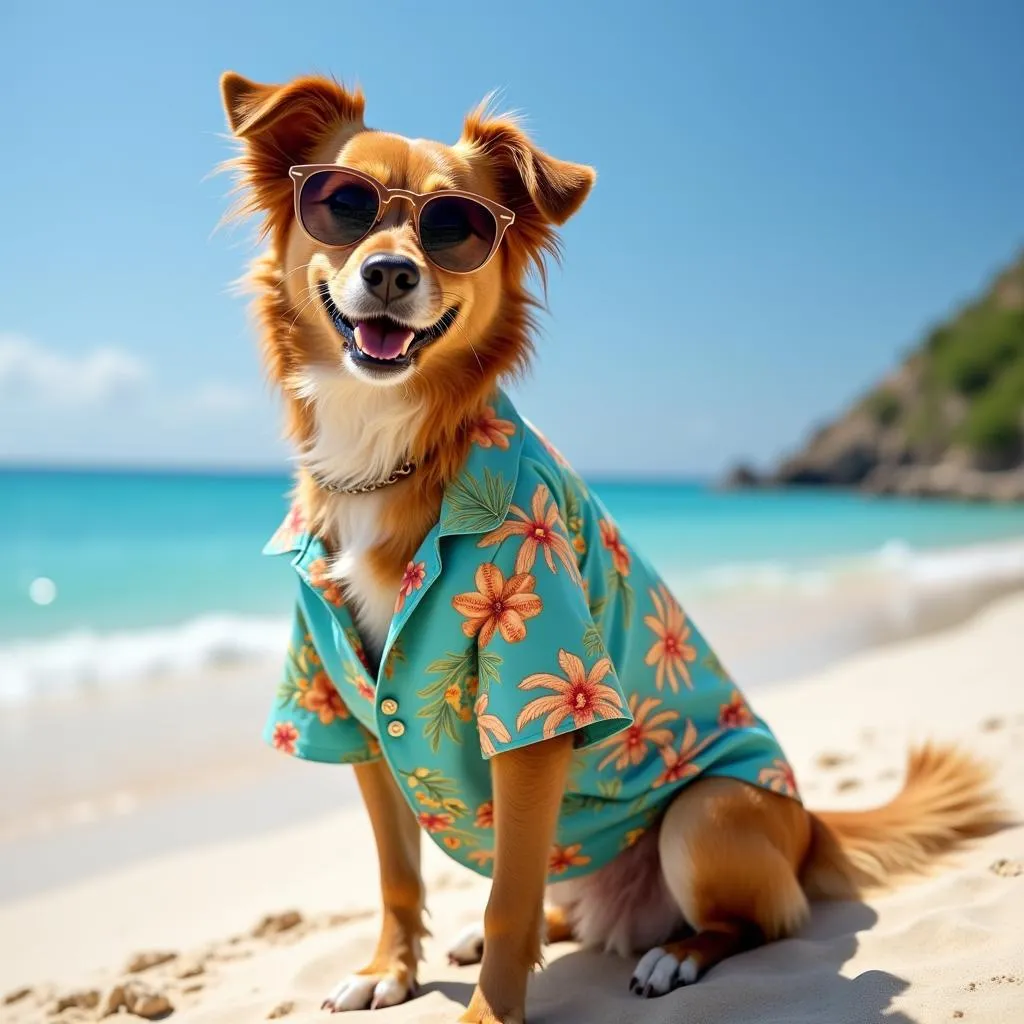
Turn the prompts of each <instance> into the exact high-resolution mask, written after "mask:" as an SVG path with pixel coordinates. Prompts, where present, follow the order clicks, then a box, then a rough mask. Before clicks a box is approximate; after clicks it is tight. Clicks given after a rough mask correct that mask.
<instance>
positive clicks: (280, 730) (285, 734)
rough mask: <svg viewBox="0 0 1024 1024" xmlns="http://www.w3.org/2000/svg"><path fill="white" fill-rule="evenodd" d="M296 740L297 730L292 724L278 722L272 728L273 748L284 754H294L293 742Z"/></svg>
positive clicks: (297, 736)
mask: <svg viewBox="0 0 1024 1024" xmlns="http://www.w3.org/2000/svg"><path fill="white" fill-rule="evenodd" d="M298 738H299V730H298V729H296V728H295V725H294V724H293V723H292V722H278V723H277V724H276V725H275V726H274V733H273V736H272V737H271V739H272V742H273V744H274V746H275V747H276V748H277V749H278V750H283V751H284V752H285V753H286V754H294V753H295V741H296V740H297V739H298Z"/></svg>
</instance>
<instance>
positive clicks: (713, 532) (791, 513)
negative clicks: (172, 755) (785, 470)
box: [0, 469, 1024, 702]
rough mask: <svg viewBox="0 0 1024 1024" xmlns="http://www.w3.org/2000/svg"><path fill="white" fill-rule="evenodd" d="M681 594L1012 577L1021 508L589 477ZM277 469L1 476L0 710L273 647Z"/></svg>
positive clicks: (281, 498)
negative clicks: (271, 540)
mask: <svg viewBox="0 0 1024 1024" xmlns="http://www.w3.org/2000/svg"><path fill="white" fill-rule="evenodd" d="M589 483H590V485H591V486H592V488H593V489H594V490H595V491H596V492H597V493H598V495H599V496H600V497H601V498H602V500H603V501H604V503H605V505H606V506H607V507H608V509H609V510H610V512H611V514H612V515H613V516H614V517H615V518H616V519H617V520H618V522H619V524H620V527H621V529H622V531H623V534H624V536H625V537H626V538H627V540H628V541H629V542H630V543H631V544H632V545H633V546H634V547H635V548H637V549H638V550H640V551H641V552H643V553H644V554H645V555H646V556H647V557H649V558H650V559H651V560H652V561H653V562H654V563H655V564H656V565H657V566H658V568H659V569H660V570H661V571H662V573H663V574H664V575H665V576H666V578H667V579H668V580H669V582H670V584H671V585H672V587H673V589H674V590H675V591H676V593H677V595H678V596H679V597H680V599H681V600H682V602H683V604H684V606H685V605H686V604H687V603H688V601H690V600H695V601H697V602H698V603H699V602H701V601H703V602H708V601H714V602H717V606H718V607H722V606H723V602H724V606H725V607H728V606H729V602H730V601H733V602H736V607H739V606H740V604H741V603H742V602H743V601H744V600H745V599H746V598H749V597H750V595H752V594H753V595H758V596H759V599H760V600H762V601H768V602H785V601H786V600H787V597H788V596H792V595H795V594H798V595H802V596H803V598H804V599H805V600H810V601H812V602H813V601H815V600H816V597H815V595H822V599H824V597H825V596H827V595H828V594H830V593H834V592H835V591H837V590H841V589H842V588H843V587H844V586H846V585H847V584H848V583H849V581H853V580H856V581H859V582H860V583H861V584H863V582H864V581H865V580H870V579H872V578H874V577H877V578H878V579H885V580H886V581H888V582H889V583H890V584H891V583H892V582H893V581H897V582H898V583H899V584H900V586H901V587H902V588H903V591H904V592H906V591H907V589H908V588H909V589H910V590H915V589H927V588H934V587H946V588H953V589H956V588H959V587H966V586H971V585H976V584H978V583H985V582H986V581H989V582H1000V581H1001V582H1005V583H1019V584H1022V585H1024V507H1021V506H999V505H983V504H970V503H961V502H950V501H933V500H913V499H900V498H892V497H874V496H868V495H863V494H858V493H847V492H838V491H824V490H812V489H806V490H784V491H771V490H759V491H739V492H734V491H728V492H726V491H719V490H716V489H715V488H714V487H713V486H710V485H709V484H708V483H705V482H701V481H684V482H676V481H672V482H669V481H664V482H631V481H623V480H600V479H593V480H590V481H589ZM288 488H289V481H288V479H287V478H286V477H285V476H284V475H278V474H242V473H228V472H217V473H214V472H210V473H198V472H173V473H172V472H128V471H93V470H75V471H71V470H68V471H58V470H50V469H45V470H44V469H38V470H35V469H6V470H0V702H24V701H30V700H32V699H33V698H36V697H40V696H52V695H54V694H58V693H65V694H68V693H73V692H76V691H82V690H88V689H89V688H94V687H97V686H108V685H140V684H141V683H144V682H145V680H147V679H150V678H153V677H157V676H161V677H162V676H167V675H173V674H175V673H186V674H188V673H192V674H194V673H196V672H198V671H203V670H205V669H208V668H210V667H214V666H220V665H233V664H239V663H245V662H247V661H251V660H258V659H266V658H269V657H277V658H279V657H280V653H281V650H282V649H283V645H284V643H285V642H286V635H287V619H288V613H289V610H290V602H291V600H292V598H293V593H294V589H293V588H294V586H295V581H294V576H293V573H292V571H291V569H290V568H289V566H288V563H287V560H286V559H281V558H273V557H268V556H264V555H261V548H262V546H263V544H264V542H265V541H266V539H267V538H268V537H269V536H270V534H271V533H273V531H274V529H275V528H276V526H277V524H278V523H279V521H280V520H281V519H282V517H283V516H284V514H285V512H286V510H287V498H286V494H287V491H288Z"/></svg>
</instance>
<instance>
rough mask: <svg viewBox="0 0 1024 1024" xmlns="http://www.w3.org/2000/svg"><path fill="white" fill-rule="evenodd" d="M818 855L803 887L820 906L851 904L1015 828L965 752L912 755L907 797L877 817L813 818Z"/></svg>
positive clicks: (873, 813)
mask: <svg viewBox="0 0 1024 1024" xmlns="http://www.w3.org/2000/svg"><path fill="white" fill-rule="evenodd" d="M811 821H812V835H813V838H812V843H811V849H810V852H809V854H808V856H807V860H806V861H805V863H804V868H803V871H802V872H801V882H802V883H803V887H804V889H805V891H806V892H807V895H808V896H810V897H811V898H812V899H815V898H816V899H848V898H850V897H853V896H856V895H857V894H859V893H861V892H863V891H864V890H865V889H869V888H874V887H877V886H882V885H885V884H886V883H888V882H890V881H892V880H893V879H894V878H896V877H898V876H900V875H904V874H908V873H912V872H920V871H923V870H924V869H925V868H926V867H927V866H928V865H929V862H930V861H931V860H932V859H933V858H935V857H936V856H938V855H940V854H942V853H943V852H945V851H946V850H950V849H952V848H953V847H955V846H957V845H959V844H960V843H961V842H963V841H964V840H965V839H969V838H972V837H976V836H981V835H986V834H988V833H990V832H993V831H995V830H997V829H998V828H1000V827H1001V826H1003V825H1005V824H1007V821H1008V819H1007V817H1006V815H1005V814H1004V812H1003V810H1002V808H1001V806H1000V801H999V799H998V797H997V796H996V793H995V791H994V790H993V788H992V786H991V778H990V775H989V772H988V770H987V769H986V768H985V767H984V766H983V765H981V764H979V763H978V762H977V761H975V760H974V759H973V758H972V757H970V756H969V755H967V754H965V753H964V752H963V751H961V750H959V749H957V748H956V747H951V746H935V745H932V744H926V745H925V746H923V747H918V748H916V749H913V750H911V752H910V757H909V759H908V763H907V778H906V782H904V784H903V789H902V790H900V792H899V793H898V794H897V795H896V796H895V797H894V798H893V799H892V800H891V801H890V802H889V803H887V804H885V805H884V806H883V807H876V808H874V809H872V810H870V811H820V812H817V813H812V814H811Z"/></svg>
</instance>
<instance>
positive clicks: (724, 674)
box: [704, 651, 732, 686]
mask: <svg viewBox="0 0 1024 1024" xmlns="http://www.w3.org/2000/svg"><path fill="white" fill-rule="evenodd" d="M704 667H705V668H706V669H707V670H708V671H709V672H712V673H714V674H715V675H716V676H718V678H719V679H720V680H721V681H722V682H723V683H727V684H728V685H730V686H731V685H732V676H730V675H729V672H728V670H727V669H726V667H725V666H724V665H723V664H722V663H721V662H720V661H719V660H718V655H717V654H715V652H714V651H709V652H708V653H707V654H705V655H704Z"/></svg>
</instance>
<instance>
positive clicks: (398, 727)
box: [388, 722, 405, 739]
mask: <svg viewBox="0 0 1024 1024" xmlns="http://www.w3.org/2000/svg"><path fill="white" fill-rule="evenodd" d="M388 735H389V736H393V737H394V738H395V739H398V737H399V736H404V735H405V726H404V725H402V723H401V722H388Z"/></svg>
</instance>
